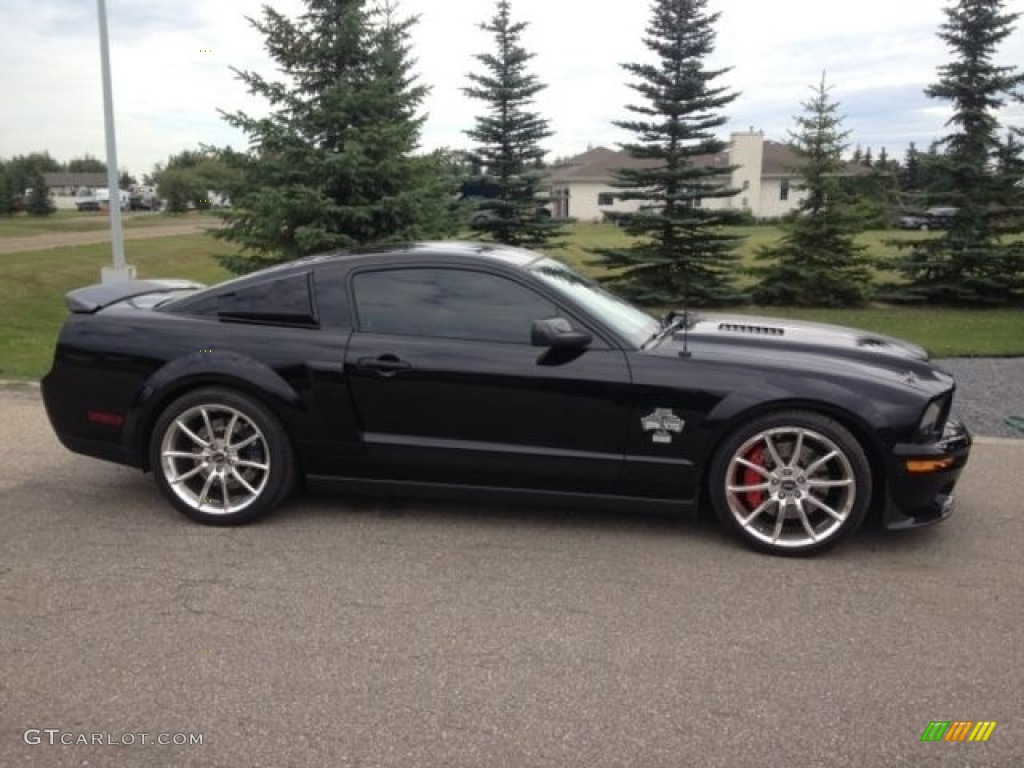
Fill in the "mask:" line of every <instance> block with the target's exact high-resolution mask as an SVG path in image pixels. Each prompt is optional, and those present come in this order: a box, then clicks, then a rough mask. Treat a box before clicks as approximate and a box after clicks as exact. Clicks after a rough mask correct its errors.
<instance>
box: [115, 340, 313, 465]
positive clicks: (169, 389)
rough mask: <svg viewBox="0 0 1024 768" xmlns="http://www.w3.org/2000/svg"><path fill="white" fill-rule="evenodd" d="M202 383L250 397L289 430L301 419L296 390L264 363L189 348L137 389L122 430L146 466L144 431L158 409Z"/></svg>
mask: <svg viewBox="0 0 1024 768" xmlns="http://www.w3.org/2000/svg"><path fill="white" fill-rule="evenodd" d="M208 386H219V387H226V388H229V389H235V390H238V391H241V392H244V393H246V394H249V395H252V396H253V397H255V398H257V399H258V400H260V401H261V402H262V403H263V404H264V405H266V406H267V407H268V408H270V409H271V411H273V412H274V414H275V415H276V416H277V417H278V418H279V419H280V420H281V421H282V422H283V423H284V424H285V426H286V428H287V429H288V430H289V432H292V430H293V429H294V427H295V426H296V424H297V423H298V422H300V421H301V420H302V419H303V418H304V417H305V406H304V405H303V403H302V400H301V398H300V396H299V394H298V393H297V392H296V391H295V389H294V388H293V387H292V386H291V385H290V384H289V383H288V382H287V381H285V380H284V379H283V378H282V377H281V376H280V374H278V373H277V372H276V371H274V370H273V369H272V368H270V367H268V366H267V365H265V364H263V363H261V362H259V361H257V360H255V359H253V358H251V357H247V356H245V355H240V354H238V353H236V352H227V351H211V352H193V353H190V354H188V355H185V356H183V357H179V358H177V359H175V360H173V361H171V362H169V363H167V364H166V365H164V366H163V367H162V368H160V369H159V370H158V371H156V372H155V373H154V374H153V375H152V376H150V377H149V379H147V380H146V383H145V384H144V385H143V387H142V388H141V389H140V390H139V395H138V398H137V400H136V402H135V404H134V407H133V408H132V416H131V417H129V423H127V424H126V434H127V435H128V439H129V441H130V444H131V445H132V446H133V447H134V448H135V449H136V450H137V451H138V452H139V455H141V456H143V457H145V462H146V465H147V466H146V469H148V468H149V467H148V463H149V462H148V451H147V444H148V440H149V433H150V431H151V430H152V428H153V424H154V423H155V422H156V420H157V418H158V417H159V416H160V413H162V412H163V410H164V409H165V408H166V407H167V406H168V405H169V404H170V403H171V401H173V400H175V399H176V398H178V397H180V396H181V395H183V394H184V393H186V392H188V391H190V390H193V389H198V388H199V387H208Z"/></svg>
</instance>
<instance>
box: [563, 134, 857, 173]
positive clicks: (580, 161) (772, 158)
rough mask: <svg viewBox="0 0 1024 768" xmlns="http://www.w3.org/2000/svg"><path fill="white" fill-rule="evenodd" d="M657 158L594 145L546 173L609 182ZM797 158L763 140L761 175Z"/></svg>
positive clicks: (707, 162)
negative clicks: (651, 158)
mask: <svg viewBox="0 0 1024 768" xmlns="http://www.w3.org/2000/svg"><path fill="white" fill-rule="evenodd" d="M693 164H694V165H695V166H697V167H698V168H708V167H712V166H723V167H724V166H727V165H729V153H728V152H721V153H719V154H717V155H701V156H699V157H695V158H693ZM659 165H661V161H659V160H640V159H637V158H635V157H633V156H631V155H630V154H629V153H627V152H624V151H618V152H617V151H615V150H612V149H608V148H607V147H595V148H593V149H590V150H587V151H586V152H584V153H583V154H582V155H577V156H576V157H573V158H571V159H569V160H568V161H566V162H565V163H562V164H561V165H558V166H556V167H555V168H554V169H553V170H552V172H551V175H550V177H549V180H550V182H551V183H554V184H565V183H569V182H573V181H578V182H587V181H589V182H608V181H610V180H611V179H612V177H613V176H614V173H615V171H616V170H619V169H631V168H657V167H658V166H659ZM797 165H799V160H798V158H797V156H796V154H795V153H794V152H793V150H792V149H790V148H789V146H787V145H786V144H781V143H779V142H777V141H765V142H764V158H763V165H762V168H761V173H762V175H763V176H792V175H793V173H794V171H793V169H794V168H795V167H796V166H797ZM863 172H868V173H870V170H869V169H867V168H864V167H863V166H860V165H853V164H849V163H848V164H847V167H846V169H845V173H847V174H849V175H859V174H860V173H863Z"/></svg>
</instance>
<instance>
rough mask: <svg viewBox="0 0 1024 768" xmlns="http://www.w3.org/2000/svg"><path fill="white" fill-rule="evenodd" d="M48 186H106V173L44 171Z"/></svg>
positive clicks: (44, 178) (44, 179)
mask: <svg viewBox="0 0 1024 768" xmlns="http://www.w3.org/2000/svg"><path fill="white" fill-rule="evenodd" d="M43 181H45V182H46V186H48V187H105V186H107V174H106V173H44V174H43Z"/></svg>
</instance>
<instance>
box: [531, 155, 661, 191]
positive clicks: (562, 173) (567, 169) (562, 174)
mask: <svg viewBox="0 0 1024 768" xmlns="http://www.w3.org/2000/svg"><path fill="white" fill-rule="evenodd" d="M659 165H661V162H660V161H658V160H641V159H638V158H635V157H633V156H632V155H630V154H628V153H626V152H616V151H615V150H613V149H608V148H607V147H594V148H593V149H588V150H587V151H586V152H584V153H583V154H582V155H577V156H576V157H573V158H571V159H569V160H568V161H566V162H565V163H562V164H561V165H558V166H555V168H554V169H553V170H552V172H551V177H550V180H551V181H552V182H554V183H556V184H557V183H565V182H570V181H601V182H603V181H608V180H609V179H610V178H612V176H613V175H614V172H615V171H617V170H619V169H624V168H657V167H658V166H659Z"/></svg>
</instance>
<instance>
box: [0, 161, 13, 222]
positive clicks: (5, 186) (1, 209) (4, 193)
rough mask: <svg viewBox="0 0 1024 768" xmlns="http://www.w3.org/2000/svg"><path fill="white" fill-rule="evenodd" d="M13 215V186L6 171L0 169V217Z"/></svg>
mask: <svg viewBox="0 0 1024 768" xmlns="http://www.w3.org/2000/svg"><path fill="white" fill-rule="evenodd" d="M12 213H14V185H12V184H11V177H10V176H9V175H8V174H7V169H6V168H2V167H0V216H10V215H11V214H12Z"/></svg>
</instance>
